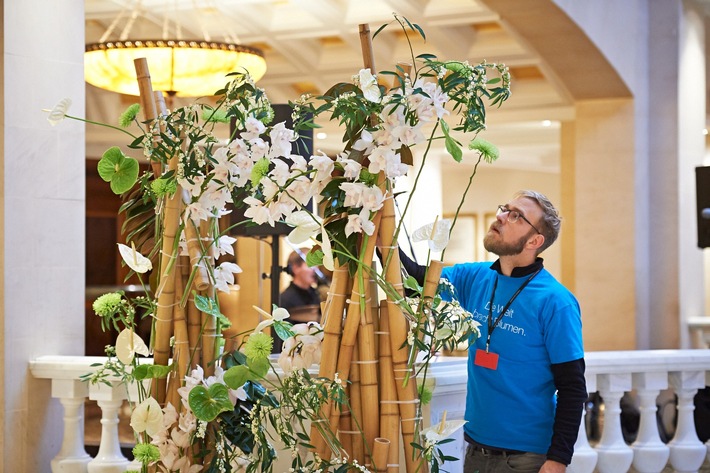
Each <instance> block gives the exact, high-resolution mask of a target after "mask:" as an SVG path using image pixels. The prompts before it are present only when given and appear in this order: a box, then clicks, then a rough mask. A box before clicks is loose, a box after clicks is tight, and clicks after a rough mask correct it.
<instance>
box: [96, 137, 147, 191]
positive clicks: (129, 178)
mask: <svg viewBox="0 0 710 473" xmlns="http://www.w3.org/2000/svg"><path fill="white" fill-rule="evenodd" d="M96 168H97V170H98V172H99V176H101V179H103V180H104V181H106V182H108V183H110V184H111V190H112V191H113V193H114V194H123V193H124V192H127V191H129V190H130V189H131V187H133V185H134V184H135V183H136V181H137V180H138V171H139V166H138V161H136V160H135V159H133V158H131V157H128V156H126V155H125V154H123V151H121V149H120V148H119V147H118V146H113V147H111V148H109V149H108V150H106V152H105V153H104V154H103V156H101V159H100V160H99V163H98V165H97V166H96Z"/></svg>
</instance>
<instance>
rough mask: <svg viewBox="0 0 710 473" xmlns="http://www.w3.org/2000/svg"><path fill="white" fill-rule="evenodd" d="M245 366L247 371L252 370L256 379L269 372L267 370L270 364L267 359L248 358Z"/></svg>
mask: <svg viewBox="0 0 710 473" xmlns="http://www.w3.org/2000/svg"><path fill="white" fill-rule="evenodd" d="M247 364H248V366H249V369H250V370H252V372H253V373H254V375H255V376H256V377H258V378H263V377H264V376H266V373H268V372H269V368H271V363H270V362H269V359H268V358H249V359H248V360H247Z"/></svg>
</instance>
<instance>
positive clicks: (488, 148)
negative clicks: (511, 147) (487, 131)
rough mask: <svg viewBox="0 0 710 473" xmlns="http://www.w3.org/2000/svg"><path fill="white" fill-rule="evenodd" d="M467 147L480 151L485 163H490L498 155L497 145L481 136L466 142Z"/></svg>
mask: <svg viewBox="0 0 710 473" xmlns="http://www.w3.org/2000/svg"><path fill="white" fill-rule="evenodd" d="M468 149H475V150H476V151H478V152H479V153H481V156H483V159H484V160H485V161H486V162H487V163H492V162H493V161H495V160H496V159H498V157H499V156H500V151H498V147H497V146H496V145H494V144H493V143H491V142H490V141H486V140H484V139H483V138H474V139H473V140H471V142H470V143H469V144H468Z"/></svg>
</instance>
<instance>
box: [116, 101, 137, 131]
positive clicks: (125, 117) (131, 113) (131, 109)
mask: <svg viewBox="0 0 710 473" xmlns="http://www.w3.org/2000/svg"><path fill="white" fill-rule="evenodd" d="M140 110H141V106H140V105H138V104H137V103H134V104H132V105H129V106H128V108H127V109H126V111H125V112H123V113H122V114H121V116H120V117H118V124H119V125H120V126H121V128H128V126H129V125H130V124H131V123H133V120H135V119H136V117H137V116H138V112H140Z"/></svg>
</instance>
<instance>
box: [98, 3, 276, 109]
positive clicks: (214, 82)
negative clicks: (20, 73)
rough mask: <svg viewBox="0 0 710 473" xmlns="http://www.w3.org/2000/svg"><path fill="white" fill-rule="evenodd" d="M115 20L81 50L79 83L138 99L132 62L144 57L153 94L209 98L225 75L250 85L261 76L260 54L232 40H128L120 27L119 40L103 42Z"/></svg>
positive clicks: (263, 66)
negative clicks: (239, 76)
mask: <svg viewBox="0 0 710 473" xmlns="http://www.w3.org/2000/svg"><path fill="white" fill-rule="evenodd" d="M139 3H140V2H139ZM137 11H138V10H137V8H135V9H134V10H133V15H132V16H133V17H134V19H135V17H136V16H139V14H138V13H137ZM118 20H119V19H118V18H117V19H116V21H114V23H113V24H112V25H111V26H110V27H109V29H108V30H107V31H106V33H105V34H104V35H103V37H102V38H101V39H100V40H99V42H98V43H93V44H88V45H86V49H85V53H84V78H85V80H86V82H88V83H89V84H91V85H94V86H96V87H100V88H102V89H106V90H110V91H113V92H118V93H121V94H128V95H138V83H137V81H136V72H135V66H134V64H133V60H134V59H136V58H141V57H144V58H146V59H147V61H148V65H149V66H150V76H151V82H152V84H153V89H154V90H160V91H163V92H166V93H167V94H168V95H172V96H175V95H176V96H179V97H200V96H207V95H214V93H215V92H216V91H217V90H219V89H221V88H223V87H224V86H225V84H226V83H227V82H228V79H227V78H226V75H227V74H229V73H231V72H249V74H250V75H251V77H252V78H253V80H254V81H257V80H259V79H261V78H262V77H263V76H264V74H265V73H266V61H265V60H264V54H263V53H262V52H261V50H259V49H257V48H253V47H250V46H244V45H241V44H237V43H236V41H235V42H232V41H229V42H215V41H210V40H209V38H206V39H205V40H184V39H157V40H128V39H126V38H127V37H128V34H129V32H130V26H132V24H133V23H132V22H129V26H127V27H126V28H124V30H123V33H122V34H121V39H120V40H117V41H107V40H106V38H107V37H108V36H109V35H110V34H111V32H112V30H113V29H114V28H115V26H116V23H117V22H118ZM178 33H180V31H179V29H178Z"/></svg>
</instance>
